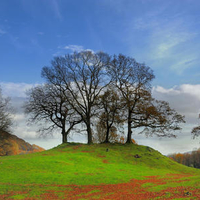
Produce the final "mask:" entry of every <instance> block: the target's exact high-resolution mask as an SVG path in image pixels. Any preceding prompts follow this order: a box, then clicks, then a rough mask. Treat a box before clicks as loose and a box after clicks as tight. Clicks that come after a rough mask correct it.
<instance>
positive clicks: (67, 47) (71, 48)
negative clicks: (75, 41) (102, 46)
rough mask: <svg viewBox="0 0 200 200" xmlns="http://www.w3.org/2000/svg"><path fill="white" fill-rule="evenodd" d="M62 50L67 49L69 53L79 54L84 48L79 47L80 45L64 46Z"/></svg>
mask: <svg viewBox="0 0 200 200" xmlns="http://www.w3.org/2000/svg"><path fill="white" fill-rule="evenodd" d="M63 49H69V50H71V51H73V52H74V51H76V52H80V51H83V50H84V47H83V46H80V45H67V46H65V47H64V48H63Z"/></svg>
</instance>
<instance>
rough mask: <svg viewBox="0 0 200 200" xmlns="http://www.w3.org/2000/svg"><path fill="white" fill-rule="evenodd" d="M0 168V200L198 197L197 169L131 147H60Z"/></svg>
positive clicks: (6, 162) (4, 161)
mask: <svg viewBox="0 0 200 200" xmlns="http://www.w3.org/2000/svg"><path fill="white" fill-rule="evenodd" d="M0 165H1V170H0V191H1V192H0V198H2V199H6V198H8V199H9V198H13V199H29V198H30V199H54V200H55V199H123V198H124V199H150V198H151V199H154V198H157V197H159V196H160V195H162V197H163V198H164V199H172V198H171V197H172V196H174V195H175V196H177V198H178V197H185V195H190V197H195V198H196V197H200V190H199V189H200V183H199V178H200V171H199V170H197V169H193V168H189V167H186V166H183V165H181V164H178V163H176V162H174V161H173V160H171V159H169V158H167V157H166V156H163V155H162V154H161V153H159V152H158V151H156V150H154V149H152V148H150V147H146V146H141V145H136V144H130V145H123V144H93V145H86V144H62V145H59V146H58V147H55V148H53V149H51V150H47V151H43V152H38V153H33V154H28V155H17V156H8V157H1V160H0ZM198 195H199V196H198Z"/></svg>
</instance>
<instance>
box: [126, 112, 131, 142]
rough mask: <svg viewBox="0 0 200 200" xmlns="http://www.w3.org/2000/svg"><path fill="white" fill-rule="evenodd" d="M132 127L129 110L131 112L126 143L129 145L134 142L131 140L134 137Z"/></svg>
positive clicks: (129, 117) (129, 116)
mask: <svg viewBox="0 0 200 200" xmlns="http://www.w3.org/2000/svg"><path fill="white" fill-rule="evenodd" d="M131 125H132V119H131V111H130V110H129V112H128V134H127V141H126V143H128V144H130V143H132V140H131V136H132V130H131Z"/></svg>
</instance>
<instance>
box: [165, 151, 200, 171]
mask: <svg viewBox="0 0 200 200" xmlns="http://www.w3.org/2000/svg"><path fill="white" fill-rule="evenodd" d="M169 157H170V158H172V159H173V160H174V161H176V162H178V163H180V164H183V165H186V166H188V167H195V168H200V148H199V149H197V150H195V151H192V152H190V153H183V154H182V153H177V154H171V155H169Z"/></svg>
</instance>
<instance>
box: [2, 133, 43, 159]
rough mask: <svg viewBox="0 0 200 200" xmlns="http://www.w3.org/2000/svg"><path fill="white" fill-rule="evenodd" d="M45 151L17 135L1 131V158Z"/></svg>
mask: <svg viewBox="0 0 200 200" xmlns="http://www.w3.org/2000/svg"><path fill="white" fill-rule="evenodd" d="M44 150H45V149H43V148H41V147H39V146H37V145H35V144H33V145H31V144H29V143H28V142H25V141H24V140H22V139H20V138H18V137H17V136H15V135H12V134H10V133H7V132H5V131H0V156H7V155H17V154H27V153H33V152H40V151H44Z"/></svg>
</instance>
